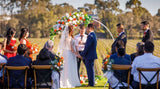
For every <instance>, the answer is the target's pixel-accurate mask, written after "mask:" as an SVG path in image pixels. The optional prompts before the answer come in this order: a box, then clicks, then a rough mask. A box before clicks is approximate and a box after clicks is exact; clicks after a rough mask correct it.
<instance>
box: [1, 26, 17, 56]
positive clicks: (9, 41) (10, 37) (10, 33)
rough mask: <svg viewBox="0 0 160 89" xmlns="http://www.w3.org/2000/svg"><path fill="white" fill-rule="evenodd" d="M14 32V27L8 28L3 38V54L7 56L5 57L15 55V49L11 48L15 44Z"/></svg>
mask: <svg viewBox="0 0 160 89" xmlns="http://www.w3.org/2000/svg"><path fill="white" fill-rule="evenodd" d="M15 33H16V30H15V29H14V28H12V27H11V28H9V29H8V30H7V34H6V37H5V39H4V47H5V48H4V55H5V56H7V58H10V57H14V56H16V50H14V49H13V48H12V47H13V46H15V45H16V39H15V38H14V36H15Z"/></svg>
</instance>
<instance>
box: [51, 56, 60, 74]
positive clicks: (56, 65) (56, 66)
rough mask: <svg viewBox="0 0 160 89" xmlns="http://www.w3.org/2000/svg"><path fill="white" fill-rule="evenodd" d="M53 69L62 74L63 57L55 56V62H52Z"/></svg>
mask: <svg viewBox="0 0 160 89" xmlns="http://www.w3.org/2000/svg"><path fill="white" fill-rule="evenodd" d="M50 64H51V65H52V67H51V69H52V70H55V71H58V72H60V71H61V70H62V69H63V57H58V56H55V60H53V61H51V63H50Z"/></svg>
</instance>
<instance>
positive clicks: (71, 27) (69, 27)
mask: <svg viewBox="0 0 160 89" xmlns="http://www.w3.org/2000/svg"><path fill="white" fill-rule="evenodd" d="M68 31H69V34H70V33H71V32H72V31H73V25H69V26H68ZM71 37H72V38H74V37H73V34H71Z"/></svg>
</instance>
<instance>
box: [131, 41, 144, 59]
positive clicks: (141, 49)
mask: <svg viewBox="0 0 160 89" xmlns="http://www.w3.org/2000/svg"><path fill="white" fill-rule="evenodd" d="M136 50H137V52H136V53H133V54H131V55H130V56H131V60H132V62H133V60H134V59H135V57H137V56H141V55H143V54H144V43H143V42H138V43H137V47H136Z"/></svg>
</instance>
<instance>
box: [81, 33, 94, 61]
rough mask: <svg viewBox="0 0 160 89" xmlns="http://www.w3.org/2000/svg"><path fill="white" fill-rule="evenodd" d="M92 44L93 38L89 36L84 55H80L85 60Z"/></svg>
mask: <svg viewBox="0 0 160 89" xmlns="http://www.w3.org/2000/svg"><path fill="white" fill-rule="evenodd" d="M92 42H93V37H92V36H91V35H89V36H88V38H87V41H86V44H85V48H84V50H83V51H82V53H81V54H80V55H81V56H82V57H83V58H84V57H85V56H86V54H87V52H88V50H89V48H90V46H91V44H92Z"/></svg>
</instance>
